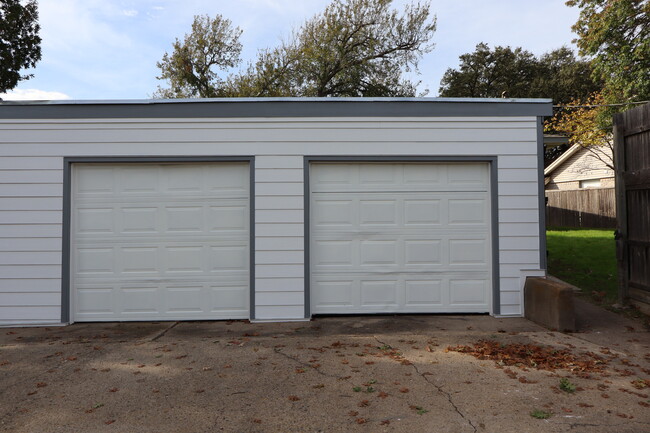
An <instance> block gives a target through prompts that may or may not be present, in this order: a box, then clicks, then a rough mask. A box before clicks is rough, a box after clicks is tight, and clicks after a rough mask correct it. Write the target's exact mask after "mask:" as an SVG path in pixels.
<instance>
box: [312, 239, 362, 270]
mask: <svg viewBox="0 0 650 433" xmlns="http://www.w3.org/2000/svg"><path fill="white" fill-rule="evenodd" d="M314 245H315V247H316V248H314V249H313V250H314V253H313V254H314V256H313V258H312V260H313V261H312V263H313V264H314V265H315V266H316V267H322V266H332V265H339V266H352V264H353V259H352V256H353V250H354V248H355V247H356V244H355V243H353V242H352V241H348V240H345V241H336V240H329V239H328V240H314Z"/></svg>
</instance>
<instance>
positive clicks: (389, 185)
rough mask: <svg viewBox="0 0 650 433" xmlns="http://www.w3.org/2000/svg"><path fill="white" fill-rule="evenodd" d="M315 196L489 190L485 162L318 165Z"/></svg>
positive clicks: (315, 166) (315, 167)
mask: <svg viewBox="0 0 650 433" xmlns="http://www.w3.org/2000/svg"><path fill="white" fill-rule="evenodd" d="M310 180H311V184H312V186H311V191H312V193H321V192H328V193H329V192H345V193H355V192H378V191H383V192H387V191H406V192H419V191H487V185H488V181H489V168H488V166H487V164H485V163H458V164H431V163H405V164H404V163H401V164H400V163H376V164H370V163H368V164H358V163H349V164H341V163H319V164H312V166H311V167H310Z"/></svg>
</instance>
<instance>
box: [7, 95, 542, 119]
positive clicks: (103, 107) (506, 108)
mask: <svg viewBox="0 0 650 433" xmlns="http://www.w3.org/2000/svg"><path fill="white" fill-rule="evenodd" d="M552 110H553V107H552V101H551V100H550V99H498V98H229V99H180V100H155V99H154V100H130V101H30V102H24V101H23V102H15V101H4V102H0V119H68V120H71V119H151V118H248V117H263V118H279V117H298V118H304V117H475V116H479V117H480V116H491V117H499V116H514V117H528V116H530V117H534V116H550V115H551V114H552Z"/></svg>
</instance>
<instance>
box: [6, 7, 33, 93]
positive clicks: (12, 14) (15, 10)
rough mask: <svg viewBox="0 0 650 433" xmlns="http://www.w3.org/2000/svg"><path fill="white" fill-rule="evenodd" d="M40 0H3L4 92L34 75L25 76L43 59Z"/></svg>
mask: <svg viewBox="0 0 650 433" xmlns="http://www.w3.org/2000/svg"><path fill="white" fill-rule="evenodd" d="M40 29H41V28H40V26H39V24H38V5H37V4H36V0H30V1H27V2H23V4H21V2H20V1H19V0H1V1H0V93H4V92H6V91H7V90H11V89H13V88H14V87H16V86H17V85H18V83H19V82H20V81H22V80H28V79H30V78H32V77H33V74H28V75H21V73H20V71H21V70H22V69H24V68H33V67H35V66H36V62H38V61H39V60H40V59H41V38H40V36H39V35H38V32H39V31H40Z"/></svg>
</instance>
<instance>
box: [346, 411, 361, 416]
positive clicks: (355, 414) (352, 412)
mask: <svg viewBox="0 0 650 433" xmlns="http://www.w3.org/2000/svg"><path fill="white" fill-rule="evenodd" d="M348 415H350V416H357V415H359V412H357V411H356V410H351V411H350V412H348Z"/></svg>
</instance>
